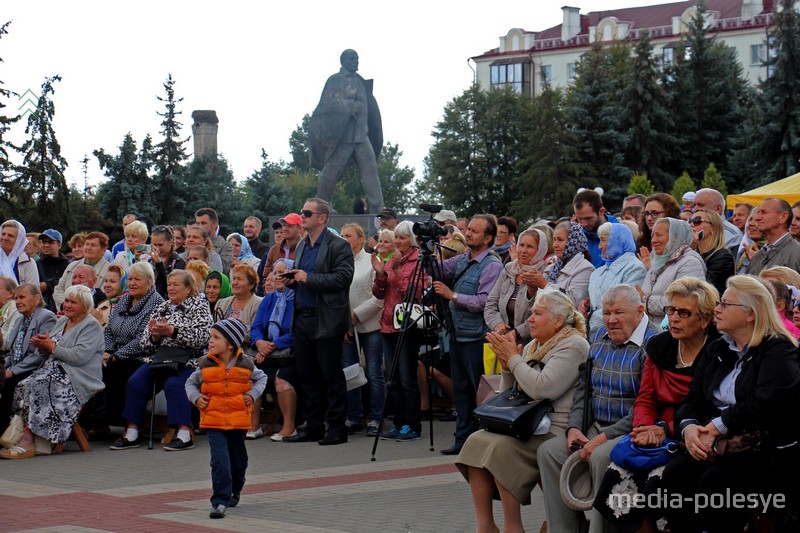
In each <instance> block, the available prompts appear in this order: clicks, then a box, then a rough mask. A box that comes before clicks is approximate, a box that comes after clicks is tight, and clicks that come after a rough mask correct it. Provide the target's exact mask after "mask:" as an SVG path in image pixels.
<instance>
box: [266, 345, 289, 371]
mask: <svg viewBox="0 0 800 533" xmlns="http://www.w3.org/2000/svg"><path fill="white" fill-rule="evenodd" d="M294 363H295V356H294V348H291V347H289V348H281V349H278V350H274V351H273V352H272V353H271V354H269V355H268V356H267V357H266V359H264V365H265V366H267V367H268V368H283V367H286V366H292V365H293V364H294Z"/></svg>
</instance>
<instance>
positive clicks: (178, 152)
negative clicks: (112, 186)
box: [154, 74, 194, 223]
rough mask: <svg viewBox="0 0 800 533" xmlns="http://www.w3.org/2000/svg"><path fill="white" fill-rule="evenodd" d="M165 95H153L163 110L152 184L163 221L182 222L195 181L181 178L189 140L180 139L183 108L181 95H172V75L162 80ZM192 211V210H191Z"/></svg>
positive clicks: (159, 114) (173, 81) (173, 89)
mask: <svg viewBox="0 0 800 533" xmlns="http://www.w3.org/2000/svg"><path fill="white" fill-rule="evenodd" d="M164 92H165V93H166V96H165V97H163V98H162V97H161V96H156V98H157V99H158V101H159V102H162V103H163V104H164V111H163V112H161V113H158V116H160V117H161V119H162V120H161V136H162V140H161V142H159V143H158V144H157V145H156V146H155V157H154V160H155V169H156V174H155V185H156V191H155V194H156V204H157V205H158V207H159V210H160V211H161V213H162V215H163V219H162V221H163V222H164V223H174V222H179V223H183V222H184V220H185V219H186V217H187V213H186V212H185V208H186V202H185V201H184V198H183V197H184V195H185V193H186V192H187V191H189V190H191V189H193V188H194V184H193V183H191V182H187V181H185V180H184V176H183V173H184V169H185V161H186V148H185V147H184V144H185V143H186V142H187V141H188V140H189V139H188V137H187V138H186V139H182V140H181V138H180V137H181V128H182V127H183V125H182V124H181V123H180V122H179V121H178V117H179V116H180V115H181V114H182V111H179V110H178V104H179V103H181V102H182V101H183V98H175V80H173V79H172V74H169V75H168V76H167V81H166V82H164ZM191 213H192V214H193V213H194V211H192V212H191Z"/></svg>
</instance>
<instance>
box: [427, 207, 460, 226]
mask: <svg viewBox="0 0 800 533" xmlns="http://www.w3.org/2000/svg"><path fill="white" fill-rule="evenodd" d="M433 220H434V221H435V222H436V223H437V224H439V225H440V226H455V225H456V214H455V213H453V212H452V211H450V210H449V209H442V210H441V211H439V212H438V213H436V214H435V215H433Z"/></svg>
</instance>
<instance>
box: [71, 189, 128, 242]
mask: <svg viewBox="0 0 800 533" xmlns="http://www.w3.org/2000/svg"><path fill="white" fill-rule="evenodd" d="M100 198H101V195H100V193H98V194H91V195H84V194H83V192H82V191H80V190H78V188H77V187H76V186H75V185H71V186H70V188H69V212H70V216H71V217H72V218H73V219H74V227H73V228H72V230H74V231H75V232H78V231H87V232H88V231H102V232H103V233H105V234H106V235H112V234H113V233H114V232H118V231H119V219H114V220H110V219H108V218H105V217H104V216H103V215H102V213H101V212H100ZM64 236H65V237H66V236H67V235H64Z"/></svg>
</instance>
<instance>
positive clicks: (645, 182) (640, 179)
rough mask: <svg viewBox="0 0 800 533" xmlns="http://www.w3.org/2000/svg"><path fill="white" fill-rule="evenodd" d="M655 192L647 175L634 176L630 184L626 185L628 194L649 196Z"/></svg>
mask: <svg viewBox="0 0 800 533" xmlns="http://www.w3.org/2000/svg"><path fill="white" fill-rule="evenodd" d="M655 192H656V188H655V187H653V183H652V182H651V181H650V179H649V178H648V177H647V174H634V175H633V177H631V182H630V183H629V184H628V194H643V195H645V196H651V195H652V194H653V193H655Z"/></svg>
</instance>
